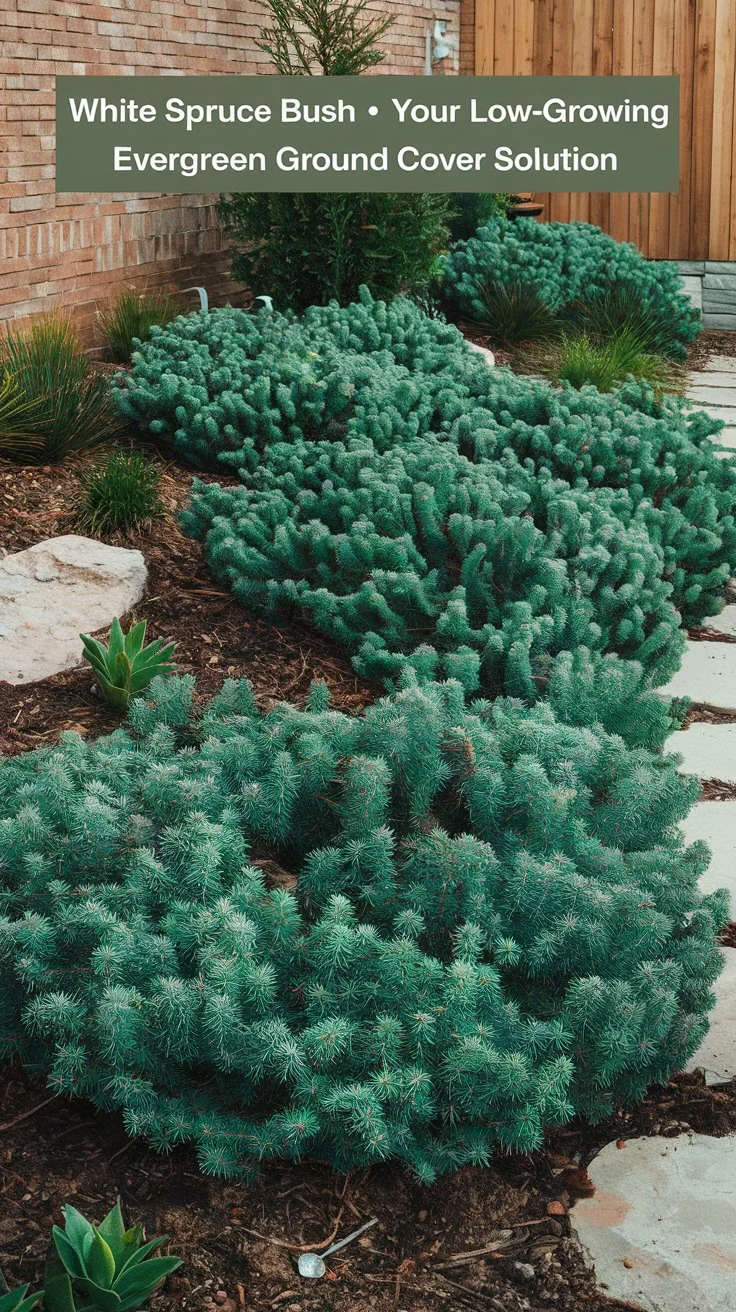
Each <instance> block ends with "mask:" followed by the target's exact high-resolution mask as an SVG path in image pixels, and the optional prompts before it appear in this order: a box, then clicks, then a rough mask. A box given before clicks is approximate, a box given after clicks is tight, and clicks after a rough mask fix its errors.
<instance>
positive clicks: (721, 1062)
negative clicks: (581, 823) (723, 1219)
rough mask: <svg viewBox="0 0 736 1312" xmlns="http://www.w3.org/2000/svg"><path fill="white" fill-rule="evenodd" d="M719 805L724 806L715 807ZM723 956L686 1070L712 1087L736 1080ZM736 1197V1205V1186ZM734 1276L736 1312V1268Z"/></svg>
mask: <svg viewBox="0 0 736 1312" xmlns="http://www.w3.org/2000/svg"><path fill="white" fill-rule="evenodd" d="M718 805H722V803H720V804H719V803H718V802H715V803H714V806H718ZM723 955H724V957H725V960H726V965H725V967H724V970H723V973H722V974H721V975H719V976H718V979H717V980H716V982H715V984H714V985H713V992H714V993H715V995H716V1005H715V1007H714V1008H713V1010H712V1012H711V1013H710V1029H709V1030H708V1033H707V1034H706V1036H705V1038H704V1039H703V1042H702V1043H701V1045H700V1047H699V1048H698V1051H697V1052H696V1053H694V1055H693V1056H692V1057H691V1058H690V1060H689V1062H688V1064H687V1066H686V1067H685V1070H686V1071H702V1072H703V1074H704V1075H705V1082H706V1084H711V1085H712V1084H728V1083H729V1081H730V1080H733V1079H736V948H723ZM733 1194H734V1200H735V1201H736V1183H734V1185H733ZM733 1275H734V1308H736V1266H734V1272H733Z"/></svg>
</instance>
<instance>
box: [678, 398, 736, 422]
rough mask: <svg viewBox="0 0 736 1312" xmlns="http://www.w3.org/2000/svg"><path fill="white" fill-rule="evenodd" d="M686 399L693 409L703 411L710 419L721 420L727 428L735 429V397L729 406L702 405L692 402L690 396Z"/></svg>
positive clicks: (698, 402)
mask: <svg viewBox="0 0 736 1312" xmlns="http://www.w3.org/2000/svg"><path fill="white" fill-rule="evenodd" d="M687 399H688V400H689V401H690V404H691V405H692V406H693V408H694V409H696V410H704V411H705V413H706V414H707V415H710V417H711V419H722V420H723V422H724V424H726V425H727V426H728V427H729V428H736V397H734V400H733V402H732V403H731V404H730V405H709V404H704V403H703V402H702V401H693V400H692V399H691V397H690V396H688V398H687Z"/></svg>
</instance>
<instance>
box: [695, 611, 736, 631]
mask: <svg viewBox="0 0 736 1312" xmlns="http://www.w3.org/2000/svg"><path fill="white" fill-rule="evenodd" d="M703 628H704V629H712V630H713V632H714V633H726V634H728V635H729V636H730V637H733V638H736V605H733V604H732V605H730V606H724V607H723V610H722V611H721V613H720V615H711V616H710V617H709V619H707V620H703Z"/></svg>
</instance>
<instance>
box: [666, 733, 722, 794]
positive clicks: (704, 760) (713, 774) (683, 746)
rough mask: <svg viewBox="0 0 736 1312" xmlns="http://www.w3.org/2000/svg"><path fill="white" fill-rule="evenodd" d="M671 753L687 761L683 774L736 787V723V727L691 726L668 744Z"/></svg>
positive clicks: (674, 735) (682, 768)
mask: <svg viewBox="0 0 736 1312" xmlns="http://www.w3.org/2000/svg"><path fill="white" fill-rule="evenodd" d="M667 749H668V751H670V752H678V753H679V755H680V756H681V757H682V758H683V762H682V765H681V766H679V767H678V768H679V770H680V773H681V774H694V775H696V776H697V778H698V779H720V780H721V781H722V782H723V783H725V784H736V722H734V723H733V724H704V723H698V722H696V723H695V724H691V725H690V728H689V729H684V730H681V731H680V732H679V733H675V734H673V735H672V737H671V738H669V739H668V741H667Z"/></svg>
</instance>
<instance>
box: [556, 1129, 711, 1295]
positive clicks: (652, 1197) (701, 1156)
mask: <svg viewBox="0 0 736 1312" xmlns="http://www.w3.org/2000/svg"><path fill="white" fill-rule="evenodd" d="M588 1170H589V1173H590V1175H591V1177H592V1180H593V1183H594V1184H595V1187H596V1192H595V1194H594V1195H593V1197H592V1198H584V1199H581V1200H580V1202H578V1203H576V1204H575V1208H574V1210H573V1212H572V1213H571V1219H572V1222H573V1226H574V1228H575V1230H576V1232H577V1235H578V1238H579V1240H580V1242H581V1244H582V1245H583V1247H584V1248H585V1249H586V1250H587V1253H588V1255H589V1258H590V1260H591V1262H592V1265H593V1267H594V1269H595V1275H596V1280H597V1282H598V1284H599V1285H600V1286H603V1287H604V1289H605V1292H606V1293H607V1294H610V1295H612V1296H613V1297H614V1298H618V1299H622V1300H624V1301H627V1300H628V1301H630V1302H633V1303H635V1304H636V1305H637V1306H640V1307H642V1308H643V1309H645V1312H734V1310H735V1309H736V1280H735V1278H734V1273H735V1272H736V1189H734V1179H736V1136H729V1137H728V1138H725V1139H715V1138H711V1137H710V1136H709V1135H705V1134H683V1135H678V1136H677V1137H676V1138H672V1139H659V1138H648V1139H629V1140H628V1141H627V1143H626V1147H625V1148H617V1147H616V1144H615V1143H609V1144H607V1145H606V1147H605V1148H604V1149H603V1151H602V1152H601V1153H599V1154H598V1156H597V1157H596V1158H595V1159H594V1160H593V1162H592V1163H591V1164H590V1166H589V1168H588Z"/></svg>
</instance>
